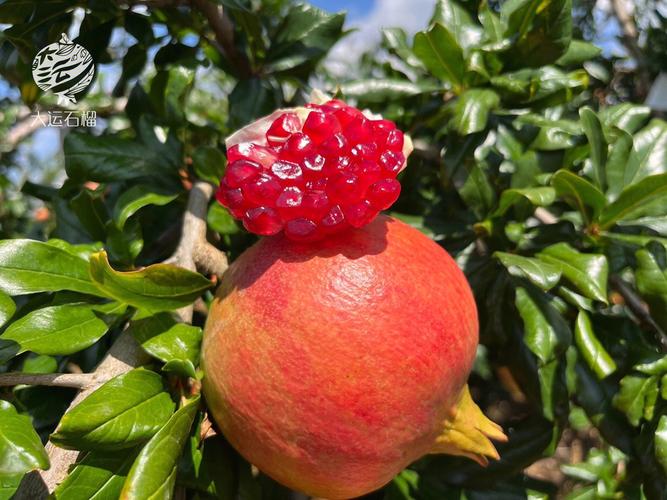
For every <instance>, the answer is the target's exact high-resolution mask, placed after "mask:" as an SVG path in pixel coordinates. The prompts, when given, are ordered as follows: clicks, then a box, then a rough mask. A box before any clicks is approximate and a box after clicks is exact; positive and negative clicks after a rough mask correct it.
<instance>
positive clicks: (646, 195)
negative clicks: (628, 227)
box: [599, 174, 667, 229]
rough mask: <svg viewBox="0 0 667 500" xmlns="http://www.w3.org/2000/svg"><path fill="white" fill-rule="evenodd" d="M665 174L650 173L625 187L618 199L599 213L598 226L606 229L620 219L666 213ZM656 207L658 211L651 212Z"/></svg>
mask: <svg viewBox="0 0 667 500" xmlns="http://www.w3.org/2000/svg"><path fill="white" fill-rule="evenodd" d="M665 195H667V174H660V175H652V176H650V177H646V178H645V179H642V180H641V181H639V182H638V183H636V184H633V185H631V186H628V187H627V188H625V189H624V190H623V191H622V192H621V194H620V196H619V197H618V199H616V201H614V202H613V203H611V204H610V205H607V207H606V208H605V209H604V210H602V213H601V214H600V220H599V223H600V228H601V229H607V228H610V227H611V226H613V225H614V224H616V222H618V221H620V220H630V219H636V218H637V217H641V216H643V215H667V205H665V200H666V199H667V198H666V196H665ZM656 207H658V208H659V212H660V213H652V212H653V211H654V209H655V208H656ZM663 207H664V210H663Z"/></svg>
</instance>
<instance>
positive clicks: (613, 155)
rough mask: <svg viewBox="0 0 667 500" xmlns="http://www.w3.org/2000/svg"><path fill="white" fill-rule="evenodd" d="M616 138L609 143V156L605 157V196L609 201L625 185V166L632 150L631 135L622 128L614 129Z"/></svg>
mask: <svg viewBox="0 0 667 500" xmlns="http://www.w3.org/2000/svg"><path fill="white" fill-rule="evenodd" d="M615 132H616V134H617V137H616V140H615V141H614V142H613V143H612V144H611V147H610V150H609V157H608V158H607V168H606V175H605V176H606V178H607V185H608V189H607V196H608V197H609V199H610V200H611V201H613V200H615V199H616V198H618V195H619V194H621V191H623V188H624V187H625V168H626V165H627V163H628V158H629V157H630V153H631V151H632V144H633V143H632V136H631V135H630V134H629V133H628V132H626V131H624V130H622V129H616V131H615Z"/></svg>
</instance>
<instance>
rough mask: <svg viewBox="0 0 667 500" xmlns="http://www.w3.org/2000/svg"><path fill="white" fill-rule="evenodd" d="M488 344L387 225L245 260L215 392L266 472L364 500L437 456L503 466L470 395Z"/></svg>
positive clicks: (233, 293)
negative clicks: (481, 349)
mask: <svg viewBox="0 0 667 500" xmlns="http://www.w3.org/2000/svg"><path fill="white" fill-rule="evenodd" d="M285 121H287V119H285ZM290 127H292V125H290V124H285V125H284V126H282V128H283V129H285V130H292V129H291V128H290ZM314 128H315V129H316V130H317V127H314ZM284 133H286V132H283V130H282V129H281V128H280V127H278V126H276V130H274V131H272V134H275V136H276V137H280V136H281V134H284ZM276 140H277V139H276ZM477 342H478V323H477V313H476V308H475V302H474V299H473V296H472V293H471V291H470V288H469V286H468V284H467V282H466V280H465V277H464V276H463V274H462V273H461V271H460V270H459V269H458V267H457V266H456V264H455V263H454V261H453V260H452V259H451V258H450V256H449V255H448V254H447V253H446V252H445V251H444V250H443V249H442V248H441V247H440V246H438V245H437V244H436V243H434V242H433V241H431V240H430V239H429V238H427V237H426V236H424V235H423V234H422V233H420V232H419V231H417V230H415V229H413V228H412V227H410V226H408V225H406V224H404V223H402V222H400V221H397V220H395V219H392V218H390V217H387V216H383V215H380V216H379V217H377V218H376V219H375V220H374V221H373V222H371V223H370V224H368V225H366V226H364V227H362V228H361V229H353V230H349V231H346V232H343V233H340V234H335V235H330V236H328V237H327V238H326V239H324V240H320V241H317V242H308V243H303V242H299V241H295V240H293V239H290V238H289V236H288V235H286V234H279V235H277V236H273V237H267V238H263V239H261V240H260V241H259V242H258V243H256V244H255V245H254V246H253V247H251V248H250V249H248V250H247V251H246V252H245V253H243V254H242V255H241V256H240V257H239V258H238V259H237V260H236V261H235V262H234V263H233V264H232V265H231V266H230V267H229V269H228V271H227V273H226V275H225V276H224V278H223V280H222V284H221V286H220V288H219V290H218V292H217V295H216V298H215V300H214V301H213V304H212V307H211V310H210V314H209V317H208V321H207V323H206V328H205V334H204V344H203V359H202V364H203V367H204V370H205V377H204V381H203V391H204V395H205V397H206V400H207V403H208V407H209V409H210V412H211V414H212V416H213V417H214V419H215V421H216V422H217V423H218V425H219V427H220V429H221V430H222V432H223V433H224V435H225V436H226V437H227V439H228V440H229V441H230V443H231V444H232V445H233V446H234V447H235V448H236V449H237V450H238V451H239V452H240V453H241V454H242V455H243V456H244V457H245V458H246V459H248V460H249V461H250V462H251V463H253V464H255V465H256V466H257V467H258V468H259V469H260V470H262V471H263V472H265V473H266V474H268V475H269V476H271V477H273V478H274V479H275V480H277V481H279V482H281V483H283V484H285V485H287V486H289V487H291V488H293V489H296V490H300V491H303V492H305V493H307V494H310V495H313V496H318V497H325V498H329V499H343V498H350V497H356V496H359V495H363V494H365V493H368V492H370V491H373V490H375V489H377V488H379V487H381V486H383V485H384V484H385V483H387V482H388V481H390V480H391V479H392V477H393V476H394V475H396V474H397V473H398V472H400V471H401V470H402V469H403V468H405V467H406V466H407V465H409V464H410V463H411V462H413V461H414V460H416V459H418V458H420V457H422V456H423V455H425V454H428V453H440V452H442V453H450V454H458V455H465V456H469V457H471V458H473V459H475V460H477V461H479V462H480V463H482V464H484V463H486V458H485V457H486V456H489V457H495V458H497V453H496V450H495V448H494V447H493V445H492V444H491V442H490V441H489V439H488V438H489V437H491V438H493V439H499V440H503V439H505V436H504V435H503V433H502V430H501V429H500V427H498V426H497V425H496V424H494V423H493V422H491V421H490V420H488V419H487V418H486V417H484V415H483V414H482V413H481V411H480V410H479V408H478V407H477V406H476V405H475V403H474V402H473V401H472V399H471V398H470V395H469V393H468V389H467V385H466V379H467V377H468V374H469V372H470V370H471V367H472V363H473V359H474V356H475V349H476V346H477Z"/></svg>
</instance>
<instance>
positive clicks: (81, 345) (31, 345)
mask: <svg viewBox="0 0 667 500" xmlns="http://www.w3.org/2000/svg"><path fill="white" fill-rule="evenodd" d="M124 311H125V306H124V305H122V304H118V303H116V302H111V303H109V304H104V305H94V304H83V303H79V304H64V305H61V306H49V307H44V308H42V309H37V310H35V311H32V312H30V313H28V314H26V315H25V316H23V317H21V318H20V319H18V320H16V321H14V322H13V323H12V324H11V325H9V327H8V328H7V330H5V332H4V333H3V334H2V336H0V339H2V340H9V341H12V342H15V343H16V344H17V347H18V352H17V354H18V353H21V352H25V351H32V352H34V353H37V354H50V355H65V354H73V353H75V352H79V351H82V350H83V349H85V348H87V347H90V346H91V345H93V344H94V343H95V342H97V341H98V340H99V339H100V338H102V336H103V335H104V334H105V333H106V332H107V330H108V329H109V326H110V325H111V323H112V322H113V320H114V319H115V318H116V317H117V316H118V315H120V314H122V313H123V312H124ZM0 359H2V355H1V354H0Z"/></svg>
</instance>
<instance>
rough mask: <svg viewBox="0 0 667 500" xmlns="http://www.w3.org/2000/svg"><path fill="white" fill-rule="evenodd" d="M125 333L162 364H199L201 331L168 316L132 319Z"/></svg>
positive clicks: (164, 314)
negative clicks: (174, 361)
mask: <svg viewBox="0 0 667 500" xmlns="http://www.w3.org/2000/svg"><path fill="white" fill-rule="evenodd" d="M128 330H129V332H130V333H131V334H132V336H133V337H134V338H135V340H136V341H137V342H139V343H140V344H141V347H143V348H144V350H145V351H146V352H148V353H149V354H150V355H151V356H153V357H155V358H157V359H159V360H161V361H163V362H165V363H167V362H169V361H173V360H181V361H190V362H192V364H193V365H197V364H198V363H199V346H200V344H201V339H202V330H201V328H199V327H196V326H192V325H186V324H184V323H179V322H177V321H176V320H175V319H174V317H173V316H172V315H171V314H169V313H160V314H155V315H153V316H149V317H147V318H141V319H135V320H133V321H132V323H131V324H130V327H129V329H128Z"/></svg>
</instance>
